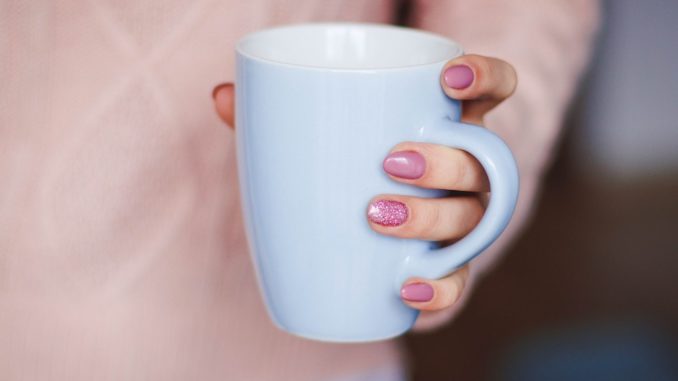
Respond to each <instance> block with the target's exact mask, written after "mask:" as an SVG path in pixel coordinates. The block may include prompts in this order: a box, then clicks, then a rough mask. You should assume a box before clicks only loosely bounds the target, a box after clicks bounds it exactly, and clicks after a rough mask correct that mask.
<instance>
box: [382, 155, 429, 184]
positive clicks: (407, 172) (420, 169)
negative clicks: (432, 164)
mask: <svg viewBox="0 0 678 381" xmlns="http://www.w3.org/2000/svg"><path fill="white" fill-rule="evenodd" d="M383 166H384V171H386V172H387V173H389V174H391V175H393V176H396V177H402V178H404V179H418V178H420V177H421V176H422V175H423V174H424V170H426V160H425V159H424V157H423V156H421V154H420V153H419V152H416V151H399V152H393V153H391V154H389V155H388V156H386V159H384V164H383Z"/></svg>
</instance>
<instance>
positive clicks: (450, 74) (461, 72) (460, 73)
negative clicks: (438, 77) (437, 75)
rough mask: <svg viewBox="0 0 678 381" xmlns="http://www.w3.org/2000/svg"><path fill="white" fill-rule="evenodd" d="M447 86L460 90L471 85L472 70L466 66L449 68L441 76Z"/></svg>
mask: <svg viewBox="0 0 678 381" xmlns="http://www.w3.org/2000/svg"><path fill="white" fill-rule="evenodd" d="M443 77H444V78H445V84H447V86H449V87H451V88H453V89H457V90H461V89H465V88H467V87H469V86H471V84H472V83H473V70H471V68H470V67H468V66H466V65H456V66H450V67H449V68H447V70H445V74H444V75H443Z"/></svg>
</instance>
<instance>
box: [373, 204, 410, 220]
mask: <svg viewBox="0 0 678 381" xmlns="http://www.w3.org/2000/svg"><path fill="white" fill-rule="evenodd" d="M367 218H369V219H370V221H372V222H374V223H376V224H379V225H383V226H398V225H401V224H402V223H403V222H405V220H407V206H405V204H403V203H402V202H400V201H393V200H377V201H375V202H373V203H371V204H370V207H369V209H368V211H367Z"/></svg>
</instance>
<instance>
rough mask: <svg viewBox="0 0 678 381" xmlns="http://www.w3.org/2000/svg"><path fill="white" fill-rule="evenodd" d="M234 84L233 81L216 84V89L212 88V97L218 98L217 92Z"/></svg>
mask: <svg viewBox="0 0 678 381" xmlns="http://www.w3.org/2000/svg"><path fill="white" fill-rule="evenodd" d="M232 85H233V84H231V83H220V84H218V85H216V86H214V89H212V99H217V93H218V92H219V90H221V89H223V88H224V87H226V86H232Z"/></svg>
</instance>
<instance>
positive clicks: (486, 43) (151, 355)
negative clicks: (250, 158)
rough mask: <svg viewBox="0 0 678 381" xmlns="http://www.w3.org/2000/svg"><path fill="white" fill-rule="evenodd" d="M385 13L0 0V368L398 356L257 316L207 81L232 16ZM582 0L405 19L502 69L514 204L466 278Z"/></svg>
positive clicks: (198, 2)
mask: <svg viewBox="0 0 678 381" xmlns="http://www.w3.org/2000/svg"><path fill="white" fill-rule="evenodd" d="M393 13H394V4H393V1H390V0H379V1H375V0H350V1H349V0H344V1H341V0H323V1H320V0H298V1H292V0H290V1H285V0H248V1H236V0H222V1H214V0H194V1H190V2H187V1H180V0H172V1H167V0H126V1H119V0H106V1H97V0H90V1H67V0H62V1H46V0H45V1H21V0H7V1H3V2H1V3H0V62H1V63H0V86H1V90H0V378H1V379H3V380H47V379H55V380H122V379H124V380H142V379H143V380H187V379H193V380H231V381H238V380H298V381H301V380H325V379H330V378H332V377H341V376H343V375H349V374H355V373H359V372H362V371H366V370H369V369H376V368H380V367H389V366H395V365H396V364H399V363H402V359H401V358H400V354H399V350H398V347H397V345H396V342H395V341H386V342H379V343H372V344H361V345H337V344H324V343H318V342H313V341H307V340H302V339H298V338H296V337H293V336H290V335H287V334H285V333H282V332H279V331H278V330H277V329H275V328H274V327H273V326H272V324H271V323H270V322H269V320H268V317H267V316H266V314H265V312H264V309H263V305H262V301H261V298H260V296H259V293H258V290H257V286H256V284H255V280H254V277H253V272H252V268H251V265H250V262H249V257H248V254H247V252H246V246H245V238H244V235H243V228H242V225H241V216H240V209H239V204H238V202H239V201H238V194H237V183H236V181H237V180H236V179H237V177H236V170H235V160H234V150H233V137H234V136H233V132H232V131H230V130H228V129H227V128H226V127H225V126H224V125H223V124H222V123H221V122H220V121H219V120H218V118H217V116H216V115H215V113H214V111H213V106H212V99H211V98H210V92H211V89H212V87H213V86H214V85H215V84H217V83H219V82H223V81H228V80H232V79H233V47H234V43H235V41H236V40H237V39H238V38H239V37H240V36H242V35H243V34H245V33H246V32H250V31H253V30H256V29H260V28H263V27H266V26H270V25H274V24H281V23H290V22H301V21H307V20H352V21H370V22H383V23H386V22H389V21H390V20H391V19H392V14H393ZM597 15H598V9H597V5H596V3H595V2H593V1H590V0H578V1H573V0H550V1H542V0H516V1H511V2H500V1H491V0H474V1H443V0H440V1H433V0H429V1H424V0H420V1H417V2H414V3H413V4H412V6H411V19H410V23H411V24H412V25H414V26H417V27H421V28H424V29H429V30H433V31H436V32H439V33H441V34H445V35H448V36H450V37H452V38H453V39H456V40H458V41H459V42H461V43H462V44H463V45H464V46H465V47H466V50H467V52H470V53H481V54H487V55H494V56H499V57H502V58H504V59H506V60H507V61H509V62H511V63H513V64H514V65H515V67H516V69H517V71H518V74H519V77H520V85H519V88H518V91H517V92H516V94H515V96H514V97H513V98H512V99H511V100H509V101H508V102H506V103H505V104H504V105H502V106H501V107H499V108H498V109H496V111H494V112H492V113H491V114H490V115H488V118H487V125H488V128H491V129H493V130H495V131H497V132H498V133H499V134H500V135H501V136H503V137H504V138H505V139H506V140H507V141H508V142H509V144H510V145H511V147H512V148H513V150H514V152H515V154H516V156H517V159H518V162H519V166H520V170H521V176H522V193H521V198H520V203H519V207H518V211H517V214H516V216H515V218H514V220H513V221H512V223H511V226H510V229H509V231H508V233H506V234H505V235H504V236H503V238H502V239H501V240H500V241H499V242H498V243H497V244H496V245H494V246H493V247H492V248H491V249H490V250H489V251H488V252H487V253H485V254H484V255H483V256H481V257H480V258H479V259H478V260H477V261H476V262H477V263H476V264H475V266H473V274H474V279H476V278H477V274H479V273H481V272H483V271H484V270H485V269H486V268H487V267H488V265H489V264H490V263H491V262H492V261H493V258H494V257H496V255H497V253H499V252H500V250H501V248H502V247H504V246H505V245H506V243H507V242H508V241H509V240H510V239H511V237H512V236H514V235H515V233H516V232H517V231H519V230H520V228H521V226H522V225H523V222H524V221H525V219H526V216H527V215H528V213H529V210H530V205H531V204H533V201H534V197H535V193H536V191H537V186H538V183H539V179H540V177H541V175H542V173H543V171H544V169H545V168H546V167H547V163H548V161H549V156H550V155H551V152H552V151H553V145H554V142H555V140H556V137H557V135H558V130H559V125H560V120H561V117H562V115H563V111H564V109H565V107H566V105H567V102H568V100H569V99H570V98H571V96H572V94H573V90H574V89H575V86H576V83H577V78H578V76H579V74H580V73H581V71H582V69H583V68H584V67H585V63H586V61H587V57H588V55H589V51H590V41H591V39H592V36H593V34H594V31H595V29H596V24H597V18H598V17H597ZM454 311H455V309H450V311H445V312H444V313H438V314H432V315H427V316H424V317H423V318H422V319H421V321H420V322H419V323H418V328H419V329H423V328H426V327H427V326H428V327H432V326H435V325H436V324H439V323H440V322H442V321H444V320H446V319H448V318H449V315H451V314H452V313H453V312H454ZM451 345H452V343H451Z"/></svg>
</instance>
